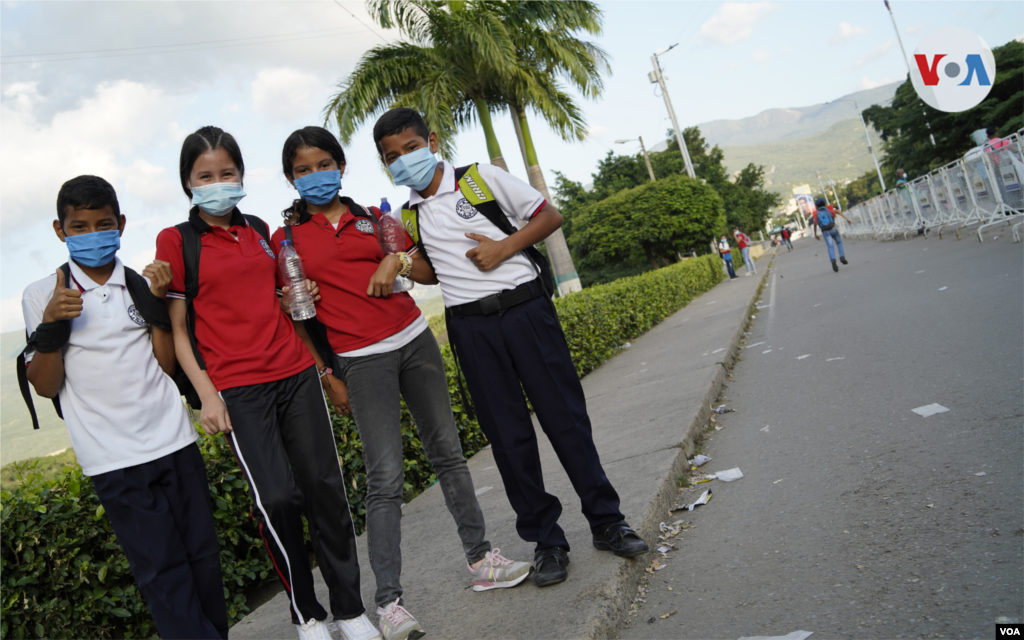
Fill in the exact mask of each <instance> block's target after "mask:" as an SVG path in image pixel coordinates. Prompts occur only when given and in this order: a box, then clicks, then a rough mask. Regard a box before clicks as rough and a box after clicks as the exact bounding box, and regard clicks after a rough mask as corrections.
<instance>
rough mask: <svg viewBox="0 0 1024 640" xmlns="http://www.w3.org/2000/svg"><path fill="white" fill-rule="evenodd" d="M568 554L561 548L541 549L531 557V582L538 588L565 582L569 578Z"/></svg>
mask: <svg viewBox="0 0 1024 640" xmlns="http://www.w3.org/2000/svg"><path fill="white" fill-rule="evenodd" d="M568 565H569V552H568V551H566V550H565V549H563V548H562V547H551V548H550V549H542V550H540V551H538V552H537V553H536V554H534V556H533V582H534V583H535V584H536V585H537V586H538V587H547V586H549V585H553V584H558V583H559V582H565V579H566V578H568V577H569V570H568V569H566V567H567V566H568Z"/></svg>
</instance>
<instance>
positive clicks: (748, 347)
mask: <svg viewBox="0 0 1024 640" xmlns="http://www.w3.org/2000/svg"><path fill="white" fill-rule="evenodd" d="M762 344H764V341H761V342H755V343H754V344H752V345H749V346H747V347H745V348H747V349H750V348H751V347H757V346H760V345H762Z"/></svg>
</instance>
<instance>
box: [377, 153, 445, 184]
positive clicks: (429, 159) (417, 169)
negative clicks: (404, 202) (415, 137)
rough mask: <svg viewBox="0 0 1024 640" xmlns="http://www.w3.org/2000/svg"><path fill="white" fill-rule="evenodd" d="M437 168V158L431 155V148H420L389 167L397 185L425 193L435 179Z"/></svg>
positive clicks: (399, 158)
mask: <svg viewBox="0 0 1024 640" xmlns="http://www.w3.org/2000/svg"><path fill="white" fill-rule="evenodd" d="M435 168H437V158H435V157H434V154H432V153H430V148H429V147H420V148H419V149H417V150H415V151H413V152H412V153H407V154H405V155H404V156H399V157H398V158H395V161H394V162H392V163H391V165H390V166H388V171H389V172H390V173H391V178H392V179H393V180H394V181H395V184H400V185H404V186H406V187H412V188H413V189H415V190H417V191H423V190H424V189H426V188H427V187H429V186H430V181H431V180H433V179H434V169H435Z"/></svg>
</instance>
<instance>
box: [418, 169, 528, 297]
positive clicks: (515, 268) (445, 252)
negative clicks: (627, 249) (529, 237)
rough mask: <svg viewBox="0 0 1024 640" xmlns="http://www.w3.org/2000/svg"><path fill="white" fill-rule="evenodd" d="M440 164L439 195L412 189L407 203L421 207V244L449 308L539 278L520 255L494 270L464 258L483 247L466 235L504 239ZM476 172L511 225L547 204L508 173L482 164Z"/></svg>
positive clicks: (453, 173) (525, 258)
mask: <svg viewBox="0 0 1024 640" xmlns="http://www.w3.org/2000/svg"><path fill="white" fill-rule="evenodd" d="M439 164H440V165H441V166H442V167H443V169H444V175H443V176H442V178H441V185H440V186H439V187H438V189H437V193H435V194H434V195H432V196H431V197H429V198H426V199H424V198H423V197H422V196H420V194H419V193H418V192H417V191H416V190H415V189H410V190H409V205H410V206H412V205H419V232H420V241H421V242H422V243H423V246H424V247H426V249H427V255H428V256H430V262H431V264H433V265H434V273H435V274H437V281H438V283H440V285H441V295H442V296H443V297H444V304H445V306H446V307H454V306H457V305H460V304H466V303H468V302H474V301H476V300H479V299H481V298H486V297H487V296H489V295H493V294H495V293H499V292H501V291H506V290H508V289H515V288H516V287H517V286H519V285H521V284H523V283H524V282H529V281H531V280H533V279H535V278H536V277H537V276H538V275H539V273H538V272H537V269H535V268H534V266H533V263H531V262H530V259H529V258H527V257H526V255H525V254H523V253H522V252H519V253H517V254H516V255H514V256H512V257H511V258H509V259H508V260H506V261H505V262H503V263H501V264H500V265H498V266H497V267H495V268H494V269H491V270H490V271H481V270H479V269H477V268H476V266H475V265H474V264H473V262H472V261H471V260H470V259H469V258H467V257H466V252H467V251H469V250H470V249H475V248H476V247H478V246H480V243H479V242H477V241H476V240H472V239H470V238H467V237H466V234H467V233H476V234H479V235H483V236H487V237H488V238H490V239H492V240H502V239H504V238H505V237H506V235H505V233H504V232H503V231H502V230H501V229H499V228H498V227H496V226H495V225H494V224H493V223H492V222H491V221H490V220H488V219H487V218H486V217H485V216H484V215H483V214H481V213H480V212H479V211H477V210H476V209H475V208H474V207H473V206H472V205H470V204H469V201H468V200H466V198H464V197H463V196H462V194H461V193H459V191H458V185H457V184H456V182H455V168H454V167H452V166H451V165H449V164H448V163H446V162H441V163H439ZM477 170H478V171H479V172H480V177H481V178H483V180H484V182H486V183H487V187H488V189H490V191H491V193H492V194H493V195H494V198H495V200H497V202H498V205H499V206H500V207H501V210H502V211H503V212H504V213H505V215H506V216H507V217H508V218H509V219H510V220H511V222H512V224H513V226H515V227H518V225H517V224H516V220H529V219H530V218H532V217H533V216H534V215H536V214H537V212H538V211H540V210H541V207H543V206H544V203H545V202H546V201H545V199H544V196H542V195H541V194H540V192H539V191H537V190H536V189H534V188H533V187H531V186H530V185H528V184H526V183H525V182H523V181H522V180H519V179H518V178H515V177H513V176H512V175H511V174H509V173H508V172H507V171H505V170H504V169H499V168H498V167H495V166H494V165H490V164H479V165H477Z"/></svg>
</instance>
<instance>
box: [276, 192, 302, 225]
mask: <svg viewBox="0 0 1024 640" xmlns="http://www.w3.org/2000/svg"><path fill="white" fill-rule="evenodd" d="M306 213H308V209H307V208H306V201H305V200H303V199H302V198H296V199H295V200H294V201H292V206H290V207H288V208H287V209H285V210H284V211H282V212H281V216H282V217H283V218H284V223H285V224H286V225H288V226H290V227H294V226H296V225H298V224H299V220H301V219H302V216H304V215H306Z"/></svg>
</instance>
